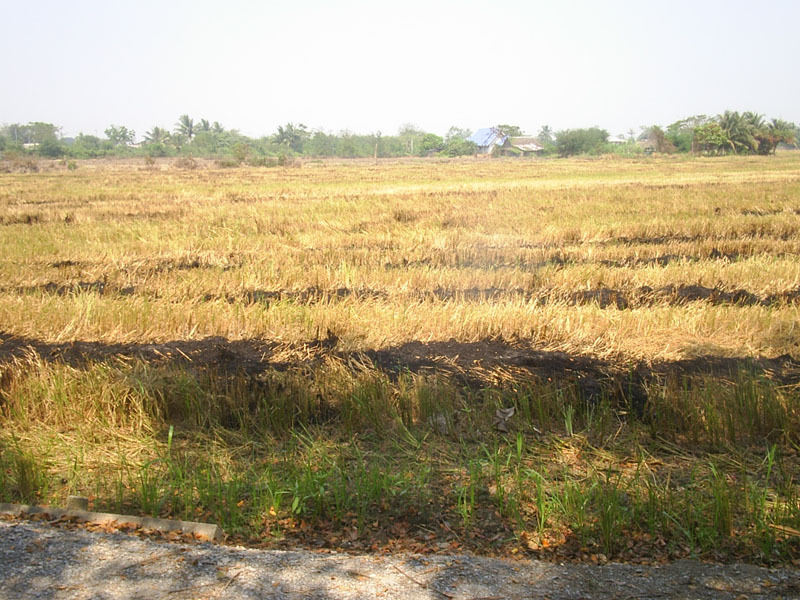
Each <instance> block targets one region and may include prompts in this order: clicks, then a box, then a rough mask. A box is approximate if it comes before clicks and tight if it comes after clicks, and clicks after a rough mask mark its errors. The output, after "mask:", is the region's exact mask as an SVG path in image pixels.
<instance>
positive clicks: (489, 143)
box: [468, 127, 508, 154]
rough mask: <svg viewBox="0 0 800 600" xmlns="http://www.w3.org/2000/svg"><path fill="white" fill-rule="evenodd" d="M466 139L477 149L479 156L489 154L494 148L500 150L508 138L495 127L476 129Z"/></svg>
mask: <svg viewBox="0 0 800 600" xmlns="http://www.w3.org/2000/svg"><path fill="white" fill-rule="evenodd" d="M468 139H469V141H470V142H473V143H474V144H475V145H476V146H477V147H478V153H479V154H490V153H491V152H492V150H494V149H495V147H498V148H502V147H503V144H505V143H506V140H507V139H508V136H507V135H506V134H504V133H503V132H502V131H500V130H499V129H497V127H485V128H483V129H478V131H476V132H475V133H473V134H472V135H471V136H469V138H468Z"/></svg>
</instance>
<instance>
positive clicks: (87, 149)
mask: <svg viewBox="0 0 800 600" xmlns="http://www.w3.org/2000/svg"><path fill="white" fill-rule="evenodd" d="M110 145H111V143H110V142H105V143H104V142H103V140H101V139H100V138H99V137H97V136H96V135H84V134H83V133H80V134H78V137H76V138H75V142H74V143H73V144H72V147H71V148H70V152H69V153H70V155H72V156H75V157H78V158H97V157H99V156H104V155H105V153H106V151H107V150H108V149H109V148H108V146H110Z"/></svg>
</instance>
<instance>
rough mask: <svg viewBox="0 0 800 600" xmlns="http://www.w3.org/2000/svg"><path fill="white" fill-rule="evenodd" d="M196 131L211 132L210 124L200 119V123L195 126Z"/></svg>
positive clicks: (206, 120)
mask: <svg viewBox="0 0 800 600" xmlns="http://www.w3.org/2000/svg"><path fill="white" fill-rule="evenodd" d="M197 130H198V131H211V123H209V122H208V119H200V123H198V125H197Z"/></svg>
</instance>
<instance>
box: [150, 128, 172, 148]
mask: <svg viewBox="0 0 800 600" xmlns="http://www.w3.org/2000/svg"><path fill="white" fill-rule="evenodd" d="M169 137H170V133H169V131H167V130H166V129H164V128H163V127H153V128H152V129H151V130H150V131H148V132H146V133H145V134H144V141H145V142H146V143H148V144H166V143H167V142H168V141H169Z"/></svg>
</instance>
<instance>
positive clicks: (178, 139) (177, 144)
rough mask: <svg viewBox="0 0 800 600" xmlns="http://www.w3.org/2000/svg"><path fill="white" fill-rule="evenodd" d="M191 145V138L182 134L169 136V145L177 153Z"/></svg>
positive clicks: (176, 133) (177, 133)
mask: <svg viewBox="0 0 800 600" xmlns="http://www.w3.org/2000/svg"><path fill="white" fill-rule="evenodd" d="M188 143H189V138H188V137H186V135H185V134H183V133H181V132H179V131H178V132H175V133H173V134H171V135H170V136H169V145H170V146H172V147H173V148H175V150H177V151H179V152H180V151H181V150H182V149H183V148H184V147H185V146H186V145H187V144H188Z"/></svg>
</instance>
